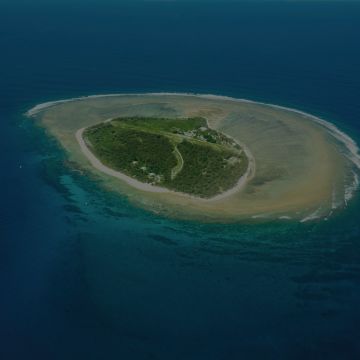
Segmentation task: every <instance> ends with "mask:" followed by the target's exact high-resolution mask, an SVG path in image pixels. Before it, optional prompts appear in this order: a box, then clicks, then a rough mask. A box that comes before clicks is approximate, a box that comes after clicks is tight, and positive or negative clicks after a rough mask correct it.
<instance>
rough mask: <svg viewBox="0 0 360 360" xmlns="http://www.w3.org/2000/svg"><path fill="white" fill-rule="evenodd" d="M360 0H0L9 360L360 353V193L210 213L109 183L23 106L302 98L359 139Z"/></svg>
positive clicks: (0, 146) (292, 102)
mask: <svg viewBox="0 0 360 360" xmlns="http://www.w3.org/2000/svg"><path fill="white" fill-rule="evenodd" d="M359 35H360V4H359V3H356V2H334V3H331V2H330V3H324V2H305V3H301V2H295V3H283V2H266V3H260V2H256V3H228V4H225V3H220V2H219V3H205V2H184V3H181V2H144V3H116V2H115V1H109V0H107V1H105V2H100V1H91V2H85V1H84V0H83V1H82V0H77V1H74V2H63V3H58V2H53V3H51V4H50V3H44V2H43V1H38V2H36V1H34V2H33V3H30V2H23V3H21V2H18V3H16V1H14V2H10V1H6V0H4V2H2V3H0V49H1V54H0V134H1V135H2V137H1V142H0V153H1V163H2V171H1V177H0V184H1V186H0V191H1V194H0V199H1V205H2V206H1V208H0V245H1V251H0V286H1V296H0V358H1V359H4V360H13V359H24V358H26V359H38V360H39V359H82V358H84V359H100V358H106V359H135V360H136V359H159V360H162V359H174V360H177V359H181V360H182V359H186V360H192V359H194V360H195V359H196V360H200V359H231V360H232V359H295V360H296V359H303V358H307V359H327V360H328V359H330V360H331V359H336V360H337V359H344V360H347V359H359V357H360V344H359V341H358V339H359V338H360V327H359V323H360V307H359V303H360V223H359V214H360V202H359V195H358V193H357V195H356V196H355V198H354V199H353V200H352V201H351V202H350V203H349V204H348V206H347V207H346V209H344V211H342V212H341V213H339V214H337V215H336V216H334V217H331V218H329V219H328V220H327V221H325V220H322V221H314V222H306V223H298V222H271V223H261V224H245V223H243V224H229V225H223V224H205V223H199V222H190V221H188V222H185V221H178V220H172V219H169V218H165V217H162V216H157V215H155V214H153V213H150V212H148V211H146V210H143V209H140V208H137V207H135V206H134V205H132V204H131V203H130V202H129V201H128V200H127V199H126V198H122V197H119V196H117V195H115V194H112V193H110V192H106V191H104V190H103V189H102V188H101V187H100V186H99V184H98V183H96V181H94V180H93V179H91V178H88V177H84V176H83V175H82V174H81V172H79V171H76V170H74V168H73V167H72V166H70V165H69V164H68V162H67V161H66V153H65V152H64V151H63V150H62V149H61V148H60V147H59V145H58V144H57V143H56V141H55V140H54V139H53V138H51V137H49V136H48V135H47V134H46V133H45V131H44V130H43V129H41V128H39V127H37V126H36V124H35V123H34V121H33V120H31V119H29V118H26V117H25V116H24V113H25V112H26V111H27V110H29V109H30V108H32V107H33V106H35V105H36V104H39V103H43V102H46V101H53V100H59V99H67V98H72V97H78V96H87V95H93V94H111V93H132V92H137V93H139V92H164V91H165V92H194V93H204V94H217V95H226V96H233V97H236V98H246V99H251V100H255V101H262V102H266V103H273V104H277V105H281V106H286V107H291V108H296V109H299V110H302V111H305V112H308V113H311V114H314V115H316V116H320V117H322V118H324V119H326V120H327V121H329V122H332V123H334V124H336V126H338V127H339V128H340V129H341V130H342V131H344V132H345V133H347V134H348V135H350V136H351V137H352V138H353V139H354V140H355V141H357V142H358V143H360V120H359V119H360V102H359V96H360V69H359V63H360V46H359V41H358V38H359Z"/></svg>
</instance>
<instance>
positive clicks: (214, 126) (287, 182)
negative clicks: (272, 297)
mask: <svg viewBox="0 0 360 360" xmlns="http://www.w3.org/2000/svg"><path fill="white" fill-rule="evenodd" d="M27 115H28V116H29V117H31V118H32V119H34V122H35V124H37V125H40V126H42V127H44V128H45V129H46V134H48V135H50V136H51V137H53V138H54V139H56V140H57V143H58V144H59V146H61V148H62V149H64V150H65V153H64V154H65V155H66V158H67V159H68V161H67V164H72V165H71V166H72V167H73V168H74V171H75V173H76V174H79V173H81V174H83V175H82V176H83V177H84V179H85V178H86V179H90V178H91V179H92V180H93V181H94V182H96V184H97V185H98V186H99V189H101V190H100V191H102V190H103V191H106V192H108V193H109V194H113V196H114V197H115V198H116V197H117V196H120V197H121V199H123V198H124V197H126V198H127V199H128V200H129V201H130V202H131V204H133V205H134V206H137V207H141V208H144V209H146V210H148V211H152V212H154V213H156V214H159V215H161V216H163V215H164V216H168V217H173V218H177V219H182V220H199V221H206V222H216V223H219V222H234V221H235V222H238V221H241V222H244V221H245V222H248V221H251V222H253V221H256V222H258V221H273V220H277V221H300V222H308V221H314V220H318V219H327V218H329V217H330V216H334V214H337V213H338V212H339V211H341V210H342V209H344V208H346V207H347V206H348V205H349V204H350V202H351V199H352V198H353V197H354V196H355V195H356V192H357V189H358V186H359V175H360V155H359V149H358V147H357V144H356V143H355V141H354V140H353V139H351V138H350V137H349V136H348V135H347V134H345V133H344V132H342V131H341V130H339V129H338V128H337V127H336V126H335V125H334V124H332V123H330V122H328V121H325V120H324V119H321V118H319V117H316V116H313V115H311V114H308V113H305V112H303V111H299V110H295V109H290V108H286V107H281V106H278V105H272V104H264V103H260V102H254V101H250V100H243V99H235V98H230V97H225V96H215V95H198V94H177V93H150V94H110V95H99V96H88V97H83V98H76V99H67V100H60V101H54V102H49V103H44V104H40V105H37V106H35V107H34V108H33V109H31V110H29V111H28V113H27ZM79 170H80V171H79ZM77 176H78V175H77ZM80 179H81V178H80ZM79 181H80V180H79Z"/></svg>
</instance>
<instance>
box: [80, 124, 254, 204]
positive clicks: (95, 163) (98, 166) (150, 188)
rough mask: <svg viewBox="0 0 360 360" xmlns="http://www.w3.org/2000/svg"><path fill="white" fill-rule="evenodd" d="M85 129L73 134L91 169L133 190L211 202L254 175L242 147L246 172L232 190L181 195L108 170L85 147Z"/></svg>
mask: <svg viewBox="0 0 360 360" xmlns="http://www.w3.org/2000/svg"><path fill="white" fill-rule="evenodd" d="M107 121H111V119H107V120H105V122H107ZM85 129H86V128H81V129H78V130H77V131H76V133H75V138H76V140H77V142H78V144H79V146H80V149H81V151H82V153H83V154H84V155H85V157H86V158H87V159H88V160H89V161H90V163H91V165H92V166H93V167H95V168H96V169H97V170H99V171H101V172H103V173H105V174H107V175H109V176H113V177H116V178H118V179H120V180H123V181H124V182H126V183H127V184H128V185H130V186H132V187H134V188H135V189H138V190H141V191H147V192H152V193H170V194H174V195H179V196H182V197H186V198H188V199H192V200H196V201H201V202H213V201H218V200H223V199H225V198H227V197H228V196H231V195H233V194H235V193H237V192H238V191H240V190H242V189H243V188H244V186H245V185H246V183H247V181H248V180H250V179H251V178H252V177H253V176H254V174H255V159H254V157H253V155H252V154H251V152H250V150H249V149H247V148H246V147H243V151H244V152H245V154H246V156H247V158H248V167H247V169H246V172H245V173H244V174H243V175H242V176H241V177H240V178H239V180H238V181H237V183H236V185H235V186H233V187H232V188H230V189H228V190H226V191H224V192H223V193H220V194H218V195H215V196H213V197H211V198H207V199H206V198H201V197H197V196H193V195H189V194H186V193H182V192H180V191H174V190H170V189H168V188H165V187H161V186H156V185H151V184H148V183H144V182H141V181H139V180H136V179H134V178H132V177H131V176H128V175H126V174H124V173H122V172H121V171H117V170H113V169H111V168H109V167H108V166H106V165H104V164H103V163H102V162H101V161H100V160H99V159H98V158H97V157H96V156H95V155H94V154H93V152H92V151H91V150H90V149H89V147H88V146H87V144H86V142H85V140H84V138H83V133H84V131H85Z"/></svg>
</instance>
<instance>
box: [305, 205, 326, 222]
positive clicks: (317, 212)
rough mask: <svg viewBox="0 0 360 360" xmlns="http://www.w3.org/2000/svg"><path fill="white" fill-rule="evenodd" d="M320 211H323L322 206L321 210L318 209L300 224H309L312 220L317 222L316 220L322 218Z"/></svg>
mask: <svg viewBox="0 0 360 360" xmlns="http://www.w3.org/2000/svg"><path fill="white" fill-rule="evenodd" d="M320 211H321V206H320V207H319V208H317V209H316V210H315V211H314V212H312V213H311V214H309V215H308V216H305V217H304V218H303V219H301V220H300V222H301V223H303V222H307V221H310V220H315V219H319V218H321V215H320Z"/></svg>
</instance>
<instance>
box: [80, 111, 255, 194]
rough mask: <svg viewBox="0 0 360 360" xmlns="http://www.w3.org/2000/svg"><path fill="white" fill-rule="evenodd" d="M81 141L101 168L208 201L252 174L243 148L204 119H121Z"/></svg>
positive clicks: (96, 128) (85, 132) (87, 133)
mask: <svg viewBox="0 0 360 360" xmlns="http://www.w3.org/2000/svg"><path fill="white" fill-rule="evenodd" d="M81 135H82V138H83V140H84V142H83V143H85V145H86V147H87V148H88V149H89V150H90V151H91V152H92V153H93V154H94V155H95V156H96V157H97V158H98V159H99V160H100V162H101V163H102V165H103V166H106V167H108V168H110V169H113V170H117V171H118V172H122V173H124V174H126V175H127V176H130V177H132V178H134V179H136V180H138V181H140V182H143V183H147V184H151V185H153V186H154V189H156V187H164V188H167V189H170V190H173V191H177V192H180V193H184V194H189V195H192V196H196V197H200V198H209V199H210V198H213V197H216V196H218V195H220V194H222V193H225V192H226V191H228V190H230V189H232V188H234V187H236V186H237V185H238V184H239V183H241V179H242V176H244V174H245V173H246V171H247V168H248V160H247V157H246V154H245V152H244V150H243V149H242V148H241V146H240V145H239V144H238V143H237V142H236V141H235V140H234V139H232V138H231V137H229V136H227V135H225V134H223V133H221V132H219V131H216V130H213V129H211V128H210V127H209V126H208V124H207V121H206V119H204V118H201V117H193V118H184V119H182V118H175V119H172V118H158V117H127V118H118V119H113V120H111V121H106V122H103V123H100V124H97V125H93V126H91V127H88V128H86V129H84V130H83V131H82V132H81ZM80 144H81V142H80ZM85 151H86V149H85ZM101 168H104V167H101ZM101 168H100V169H101ZM129 183H130V184H131V183H132V182H131V181H130V182H129ZM147 188H149V189H150V190H151V188H150V187H147Z"/></svg>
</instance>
